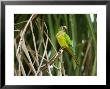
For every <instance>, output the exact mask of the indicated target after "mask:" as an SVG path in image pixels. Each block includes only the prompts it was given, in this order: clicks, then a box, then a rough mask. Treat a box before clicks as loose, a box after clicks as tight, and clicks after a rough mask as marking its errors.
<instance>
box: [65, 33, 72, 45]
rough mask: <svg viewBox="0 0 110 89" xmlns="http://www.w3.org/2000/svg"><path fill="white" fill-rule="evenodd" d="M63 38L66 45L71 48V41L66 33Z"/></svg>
mask: <svg viewBox="0 0 110 89" xmlns="http://www.w3.org/2000/svg"><path fill="white" fill-rule="evenodd" d="M64 38H65V40H66V42H67V44H68V45H69V46H72V40H71V39H70V37H69V36H68V35H67V34H66V33H65V34H64Z"/></svg>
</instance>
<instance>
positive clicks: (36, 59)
mask: <svg viewBox="0 0 110 89" xmlns="http://www.w3.org/2000/svg"><path fill="white" fill-rule="evenodd" d="M30 27H31V31H32V36H33V43H34V49H35V52H36V58H35V61H36V63H37V65H39V62H38V51H37V47H36V41H35V36H34V33H33V26H32V22H31V21H30Z"/></svg>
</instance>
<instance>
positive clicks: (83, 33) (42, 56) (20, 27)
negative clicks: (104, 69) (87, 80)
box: [14, 14, 97, 76]
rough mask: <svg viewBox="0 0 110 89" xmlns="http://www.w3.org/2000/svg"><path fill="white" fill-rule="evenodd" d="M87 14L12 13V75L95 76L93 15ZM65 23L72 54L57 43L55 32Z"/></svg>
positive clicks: (94, 26)
mask: <svg viewBox="0 0 110 89" xmlns="http://www.w3.org/2000/svg"><path fill="white" fill-rule="evenodd" d="M92 15H93V19H94V20H93V21H92V19H91V15H90V14H33V15H31V14H15V15H14V49H15V50H14V75H15V76H96V75H97V15H96V14H92ZM60 26H67V28H68V29H67V30H66V33H67V34H68V35H69V36H70V38H71V40H72V42H73V46H74V50H75V53H74V54H75V56H76V57H77V60H78V62H79V66H76V65H75V63H74V61H73V60H72V57H71V56H70V55H69V54H68V53H67V52H66V51H65V50H63V49H61V47H60V46H59V44H58V42H57V39H56V34H57V32H58V28H59V27H60Z"/></svg>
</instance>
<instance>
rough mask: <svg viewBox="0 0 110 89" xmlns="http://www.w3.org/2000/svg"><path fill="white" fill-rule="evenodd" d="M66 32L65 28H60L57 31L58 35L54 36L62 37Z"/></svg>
mask: <svg viewBox="0 0 110 89" xmlns="http://www.w3.org/2000/svg"><path fill="white" fill-rule="evenodd" d="M66 30H67V27H66V26H61V27H60V28H59V29H58V33H57V34H56V36H57V37H59V36H61V35H64V33H65V32H66Z"/></svg>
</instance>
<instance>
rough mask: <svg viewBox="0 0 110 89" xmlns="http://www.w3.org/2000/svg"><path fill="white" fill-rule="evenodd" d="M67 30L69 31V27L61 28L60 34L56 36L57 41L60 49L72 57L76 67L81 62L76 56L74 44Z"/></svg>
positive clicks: (59, 29)
mask: <svg viewBox="0 0 110 89" xmlns="http://www.w3.org/2000/svg"><path fill="white" fill-rule="evenodd" d="M65 30H67V26H61V27H59V28H58V32H57V34H56V39H57V41H58V43H59V45H60V47H61V48H62V49H64V50H65V51H66V52H67V53H69V54H70V55H71V56H72V58H73V59H74V61H75V63H76V65H79V62H78V60H77V58H76V55H75V51H74V47H73V42H72V40H71V39H70V37H69V35H68V34H67V33H66V31H65Z"/></svg>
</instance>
